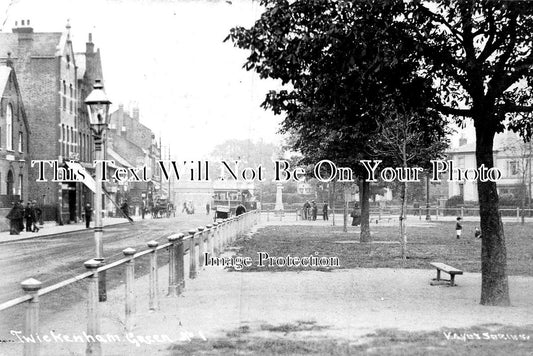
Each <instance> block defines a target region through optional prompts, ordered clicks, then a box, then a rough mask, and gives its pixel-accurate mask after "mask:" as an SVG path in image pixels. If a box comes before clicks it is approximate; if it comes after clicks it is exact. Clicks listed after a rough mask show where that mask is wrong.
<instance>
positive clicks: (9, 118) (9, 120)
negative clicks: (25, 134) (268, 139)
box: [6, 104, 13, 150]
mask: <svg viewBox="0 0 533 356" xmlns="http://www.w3.org/2000/svg"><path fill="white" fill-rule="evenodd" d="M6 148H7V149H8V150H12V149H13V108H12V107H11V104H8V105H7V108H6Z"/></svg>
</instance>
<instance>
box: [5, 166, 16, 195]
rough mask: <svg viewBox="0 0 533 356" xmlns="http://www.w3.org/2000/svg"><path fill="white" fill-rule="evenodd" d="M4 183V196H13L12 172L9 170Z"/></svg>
mask: <svg viewBox="0 0 533 356" xmlns="http://www.w3.org/2000/svg"><path fill="white" fill-rule="evenodd" d="M6 183H7V191H6V194H7V195H13V194H14V193H15V191H14V188H15V187H14V185H13V171H11V170H9V172H7V180H6Z"/></svg>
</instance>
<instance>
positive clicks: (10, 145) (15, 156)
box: [0, 59, 30, 231]
mask: <svg viewBox="0 0 533 356" xmlns="http://www.w3.org/2000/svg"><path fill="white" fill-rule="evenodd" d="M11 65H12V62H11V61H10V60H9V59H8V60H7V63H6V65H0V94H1V98H2V99H1V100H0V231H4V230H8V229H9V227H8V223H7V220H6V219H4V218H5V216H6V215H7V213H8V212H9V210H10V209H11V203H12V202H14V201H16V200H19V199H20V200H23V201H27V200H28V197H29V196H30V194H29V191H28V166H29V164H28V163H29V159H28V144H29V133H30V131H29V126H28V121H27V118H26V112H25V110H24V104H23V102H22V97H21V95H20V89H19V84H18V82H17V76H16V74H15V71H14V69H13V68H12V67H11Z"/></svg>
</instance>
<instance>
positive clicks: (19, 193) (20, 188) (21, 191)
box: [17, 174, 24, 200]
mask: <svg viewBox="0 0 533 356" xmlns="http://www.w3.org/2000/svg"><path fill="white" fill-rule="evenodd" d="M23 182H24V176H23V175H22V174H19V186H18V192H17V193H18V195H19V197H20V199H21V200H22V194H24V190H23Z"/></svg>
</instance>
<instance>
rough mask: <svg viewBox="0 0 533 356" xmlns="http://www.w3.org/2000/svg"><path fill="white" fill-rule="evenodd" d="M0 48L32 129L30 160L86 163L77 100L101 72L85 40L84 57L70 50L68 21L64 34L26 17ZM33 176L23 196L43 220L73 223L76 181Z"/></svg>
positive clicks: (81, 192)
mask: <svg viewBox="0 0 533 356" xmlns="http://www.w3.org/2000/svg"><path fill="white" fill-rule="evenodd" d="M0 49H2V51H4V53H0V61H2V60H4V61H5V60H6V59H7V53H11V57H12V61H13V63H14V67H15V69H16V71H17V76H18V80H19V84H20V91H21V94H22V99H23V101H24V106H25V108H26V113H27V117H28V122H29V127H30V130H31V132H32V137H31V145H30V146H29V153H30V157H31V159H32V160H40V159H42V160H58V161H59V162H60V164H64V162H65V161H67V160H74V161H77V162H79V163H81V164H82V165H84V166H88V165H90V166H92V138H91V134H90V130H89V126H88V116H87V113H86V109H85V105H83V100H84V99H85V97H86V96H87V95H88V93H89V92H90V90H89V88H91V87H92V83H93V82H94V79H95V77H96V76H100V79H101V74H102V71H101V63H100V55H99V52H94V45H93V44H92V41H91V40H90V38H89V42H88V43H87V51H86V53H85V55H83V54H80V53H77V54H75V53H74V50H73V45H72V41H71V38H70V25H69V24H67V26H66V28H65V31H64V32H45V33H39V32H34V31H33V28H32V27H31V26H30V21H29V20H22V21H20V23H19V22H15V27H14V28H13V30H12V33H0ZM83 59H84V60H83ZM78 61H79V63H78ZM78 65H79V67H78ZM37 174H38V170H37V169H36V168H35V167H34V168H32V169H30V172H29V198H30V199H36V200H38V201H39V203H40V204H41V205H42V207H43V212H44V218H45V220H54V219H57V221H58V222H59V223H60V224H62V223H68V222H71V221H77V220H78V219H79V217H80V216H81V214H80V213H81V209H82V205H81V204H82V203H83V200H84V199H88V198H89V197H88V196H87V195H88V192H87V191H86V190H85V189H84V188H83V187H82V185H81V184H80V183H63V184H61V183H54V182H51V181H48V182H36V180H37ZM47 178H48V177H47ZM89 196H90V195H89Z"/></svg>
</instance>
